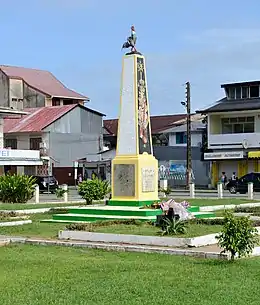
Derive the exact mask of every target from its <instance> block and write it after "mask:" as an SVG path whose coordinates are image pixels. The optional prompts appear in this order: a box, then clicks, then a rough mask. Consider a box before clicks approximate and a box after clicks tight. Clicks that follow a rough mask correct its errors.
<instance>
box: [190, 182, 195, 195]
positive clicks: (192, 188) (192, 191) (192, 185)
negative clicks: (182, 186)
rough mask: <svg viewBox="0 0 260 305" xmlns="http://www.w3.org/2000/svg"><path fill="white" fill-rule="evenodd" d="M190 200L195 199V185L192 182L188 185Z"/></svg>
mask: <svg viewBox="0 0 260 305" xmlns="http://www.w3.org/2000/svg"><path fill="white" fill-rule="evenodd" d="M190 198H195V184H194V182H191V183H190Z"/></svg>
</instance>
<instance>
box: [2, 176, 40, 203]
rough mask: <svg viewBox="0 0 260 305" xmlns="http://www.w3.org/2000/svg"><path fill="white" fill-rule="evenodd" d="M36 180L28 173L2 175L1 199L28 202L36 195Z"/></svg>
mask: <svg viewBox="0 0 260 305" xmlns="http://www.w3.org/2000/svg"><path fill="white" fill-rule="evenodd" d="M35 183H36V180H35V178H33V177H29V176H26V175H4V176H0V201H2V202H7V203H26V202H27V201H28V200H30V199H31V198H32V197H33V195H34V190H35Z"/></svg>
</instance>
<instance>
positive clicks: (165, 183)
mask: <svg viewBox="0 0 260 305" xmlns="http://www.w3.org/2000/svg"><path fill="white" fill-rule="evenodd" d="M167 186H168V181H167V180H166V179H164V180H160V189H161V190H167Z"/></svg>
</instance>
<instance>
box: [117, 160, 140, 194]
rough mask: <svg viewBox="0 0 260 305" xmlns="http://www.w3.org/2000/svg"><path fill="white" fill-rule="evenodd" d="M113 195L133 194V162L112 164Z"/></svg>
mask: <svg viewBox="0 0 260 305" xmlns="http://www.w3.org/2000/svg"><path fill="white" fill-rule="evenodd" d="M113 180H114V196H117V197H124V196H126V197H133V196H135V166H134V164H115V165H114V179H113Z"/></svg>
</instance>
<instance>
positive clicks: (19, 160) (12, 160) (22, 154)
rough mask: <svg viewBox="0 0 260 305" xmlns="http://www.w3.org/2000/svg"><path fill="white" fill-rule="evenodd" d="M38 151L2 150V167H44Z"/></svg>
mask: <svg viewBox="0 0 260 305" xmlns="http://www.w3.org/2000/svg"><path fill="white" fill-rule="evenodd" d="M42 164H43V162H42V160H41V158H40V152H39V151H38V150H19V149H0V165H16V166H27V165H42Z"/></svg>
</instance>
